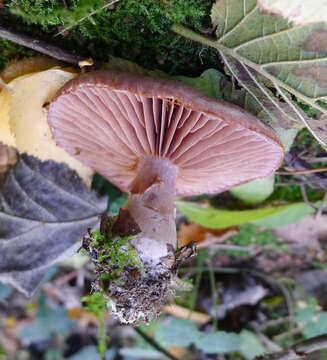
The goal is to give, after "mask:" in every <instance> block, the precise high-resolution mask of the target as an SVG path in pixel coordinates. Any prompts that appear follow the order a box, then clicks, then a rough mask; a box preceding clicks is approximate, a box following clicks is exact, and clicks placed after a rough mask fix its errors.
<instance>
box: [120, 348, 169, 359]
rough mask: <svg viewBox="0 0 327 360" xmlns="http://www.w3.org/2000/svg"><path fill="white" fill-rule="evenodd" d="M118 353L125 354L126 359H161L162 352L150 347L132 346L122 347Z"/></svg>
mask: <svg viewBox="0 0 327 360" xmlns="http://www.w3.org/2000/svg"><path fill="white" fill-rule="evenodd" d="M119 355H121V356H124V358H125V356H126V359H127V358H128V359H136V360H138V359H142V360H143V359H144V360H146V359H149V360H156V359H162V353H161V352H159V351H157V350H154V349H151V348H140V347H134V348H122V349H120V350H119Z"/></svg>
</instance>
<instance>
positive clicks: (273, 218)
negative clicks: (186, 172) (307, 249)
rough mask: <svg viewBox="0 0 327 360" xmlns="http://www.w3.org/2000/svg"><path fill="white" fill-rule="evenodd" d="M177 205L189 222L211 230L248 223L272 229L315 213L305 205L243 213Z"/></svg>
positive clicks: (180, 202)
mask: <svg viewBox="0 0 327 360" xmlns="http://www.w3.org/2000/svg"><path fill="white" fill-rule="evenodd" d="M176 204H177V207H178V209H179V211H180V212H181V213H182V214H183V215H185V216H186V217H187V218H188V219H189V220H191V221H194V222H196V223H198V224H200V225H202V226H204V227H207V228H210V229H223V228H226V227H229V226H235V225H241V224H246V223H253V224H257V225H263V226H266V227H267V228H271V229H272V228H275V227H278V226H284V225H287V224H292V223H294V222H296V221H298V220H300V219H302V218H303V217H304V216H306V215H308V214H312V213H314V209H313V208H312V207H311V206H309V205H307V204H305V203H295V204H290V205H280V206H274V207H267V208H262V209H254V210H241V211H232V210H219V209H215V208H205V207H202V206H200V205H196V204H194V203H190V202H186V201H177V202H176Z"/></svg>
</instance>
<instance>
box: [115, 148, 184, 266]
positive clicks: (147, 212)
mask: <svg viewBox="0 0 327 360" xmlns="http://www.w3.org/2000/svg"><path fill="white" fill-rule="evenodd" d="M177 173H178V168H177V166H175V165H173V164H172V162H171V161H170V160H168V159H164V158H157V157H153V156H148V155H147V156H144V157H142V158H141V159H140V162H139V164H138V171H137V175H136V177H135V179H134V181H133V183H132V188H131V194H130V196H129V198H128V200H127V202H126V204H125V205H124V207H123V209H122V210H123V211H125V212H128V213H129V217H131V218H132V219H133V220H134V222H135V223H136V224H137V226H138V227H139V230H140V232H139V234H138V235H137V237H136V238H134V239H133V240H131V245H133V247H134V248H135V249H136V250H137V252H138V254H139V257H140V259H141V261H142V262H143V263H148V264H149V263H151V264H152V265H155V264H156V263H158V262H159V261H160V259H161V258H163V257H165V256H167V255H169V254H170V255H172V253H174V251H175V249H176V226H175V207H174V196H175V184H176V178H177Z"/></svg>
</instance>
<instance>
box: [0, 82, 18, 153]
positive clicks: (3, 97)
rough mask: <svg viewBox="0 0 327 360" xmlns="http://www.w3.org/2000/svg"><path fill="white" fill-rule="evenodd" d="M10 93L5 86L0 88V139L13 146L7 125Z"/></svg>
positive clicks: (12, 137) (12, 139) (13, 142)
mask: <svg viewBox="0 0 327 360" xmlns="http://www.w3.org/2000/svg"><path fill="white" fill-rule="evenodd" d="M9 102H10V93H9V91H8V90H7V89H6V88H2V89H1V90H0V141H1V142H3V143H4V144H6V145H9V146H15V145H16V144H15V139H14V136H13V134H12V133H11V131H10V126H9Z"/></svg>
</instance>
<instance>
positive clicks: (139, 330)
mask: <svg viewBox="0 0 327 360" xmlns="http://www.w3.org/2000/svg"><path fill="white" fill-rule="evenodd" d="M134 329H135V331H136V332H137V333H138V334H139V335H140V336H141V337H142V338H143V339H144V340H145V341H146V342H147V343H149V344H150V345H151V346H152V347H153V348H155V349H156V350H158V351H160V352H161V353H162V354H164V355H166V356H167V357H168V358H169V359H171V360H178V359H177V358H176V357H175V356H174V355H172V354H171V353H170V352H168V351H167V350H166V349H165V348H163V347H161V346H160V345H159V344H158V343H157V342H156V341H154V340H153V339H152V338H151V337H150V336H149V335H148V334H146V333H145V332H144V331H143V330H141V329H140V328H139V327H136V328H134Z"/></svg>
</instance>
